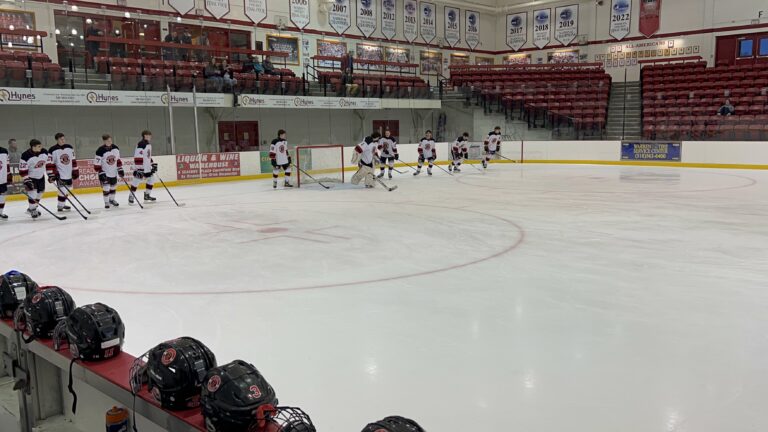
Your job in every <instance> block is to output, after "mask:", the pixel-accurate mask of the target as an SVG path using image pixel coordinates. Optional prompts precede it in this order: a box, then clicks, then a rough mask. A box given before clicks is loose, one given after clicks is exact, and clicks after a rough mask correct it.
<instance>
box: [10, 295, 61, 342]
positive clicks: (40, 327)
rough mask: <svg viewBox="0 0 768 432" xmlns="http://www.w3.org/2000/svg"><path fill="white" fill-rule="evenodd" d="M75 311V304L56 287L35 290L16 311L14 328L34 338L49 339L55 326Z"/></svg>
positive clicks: (26, 340)
mask: <svg viewBox="0 0 768 432" xmlns="http://www.w3.org/2000/svg"><path fill="white" fill-rule="evenodd" d="M74 309H75V302H74V301H73V300H72V297H70V295H69V294H67V292H66V291H64V290H63V289H61V288H59V287H57V286H46V287H40V288H37V289H36V290H35V291H33V292H32V293H31V294H30V295H28V296H27V298H25V299H24V302H22V304H21V306H20V307H19V308H18V309H17V310H16V313H15V314H14V316H13V322H14V328H15V329H16V330H19V331H25V330H26V331H29V333H30V334H31V335H32V337H31V338H30V339H25V342H29V341H31V340H32V339H34V338H51V337H52V336H53V330H54V329H55V328H56V325H57V324H58V323H59V322H60V321H62V320H64V319H65V318H67V317H68V316H69V314H70V313H72V311H73V310H74Z"/></svg>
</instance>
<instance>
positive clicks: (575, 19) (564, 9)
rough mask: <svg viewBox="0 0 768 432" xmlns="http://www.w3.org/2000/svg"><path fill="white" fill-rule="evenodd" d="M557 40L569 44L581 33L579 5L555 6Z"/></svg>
mask: <svg viewBox="0 0 768 432" xmlns="http://www.w3.org/2000/svg"><path fill="white" fill-rule="evenodd" d="M555 19H556V21H555V22H556V24H555V40H556V41H558V42H560V43H561V44H563V45H565V46H568V45H570V44H571V42H573V40H574V39H576V35H577V34H579V5H577V4H575V5H569V6H560V7H557V8H555Z"/></svg>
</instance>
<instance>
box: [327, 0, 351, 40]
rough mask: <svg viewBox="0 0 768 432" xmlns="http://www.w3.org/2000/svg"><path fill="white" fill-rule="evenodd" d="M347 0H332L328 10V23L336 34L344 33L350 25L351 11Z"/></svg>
mask: <svg viewBox="0 0 768 432" xmlns="http://www.w3.org/2000/svg"><path fill="white" fill-rule="evenodd" d="M349 9H350V8H349V0H334V2H333V3H331V10H330V11H329V12H328V23H329V24H330V25H331V28H332V29H334V30H336V33H338V34H344V32H346V31H347V30H349V27H350V26H351V25H352V24H351V21H352V12H351V11H350V10H349Z"/></svg>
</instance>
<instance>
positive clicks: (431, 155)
mask: <svg viewBox="0 0 768 432" xmlns="http://www.w3.org/2000/svg"><path fill="white" fill-rule="evenodd" d="M418 150H419V164H418V167H417V168H416V172H415V173H413V175H415V176H417V175H419V174H420V173H421V167H423V166H424V162H425V161H426V162H427V164H428V165H427V174H429V175H432V165H433V162H434V161H435V159H437V148H435V140H434V139H432V131H431V130H428V131H427V132H426V133H424V138H422V139H421V141H419V149H418Z"/></svg>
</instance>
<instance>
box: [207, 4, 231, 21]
mask: <svg viewBox="0 0 768 432" xmlns="http://www.w3.org/2000/svg"><path fill="white" fill-rule="evenodd" d="M205 10H207V11H208V13H210V14H211V15H213V17H214V18H216V19H222V18H223V17H224V15H226V14H228V13H229V0H205Z"/></svg>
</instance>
